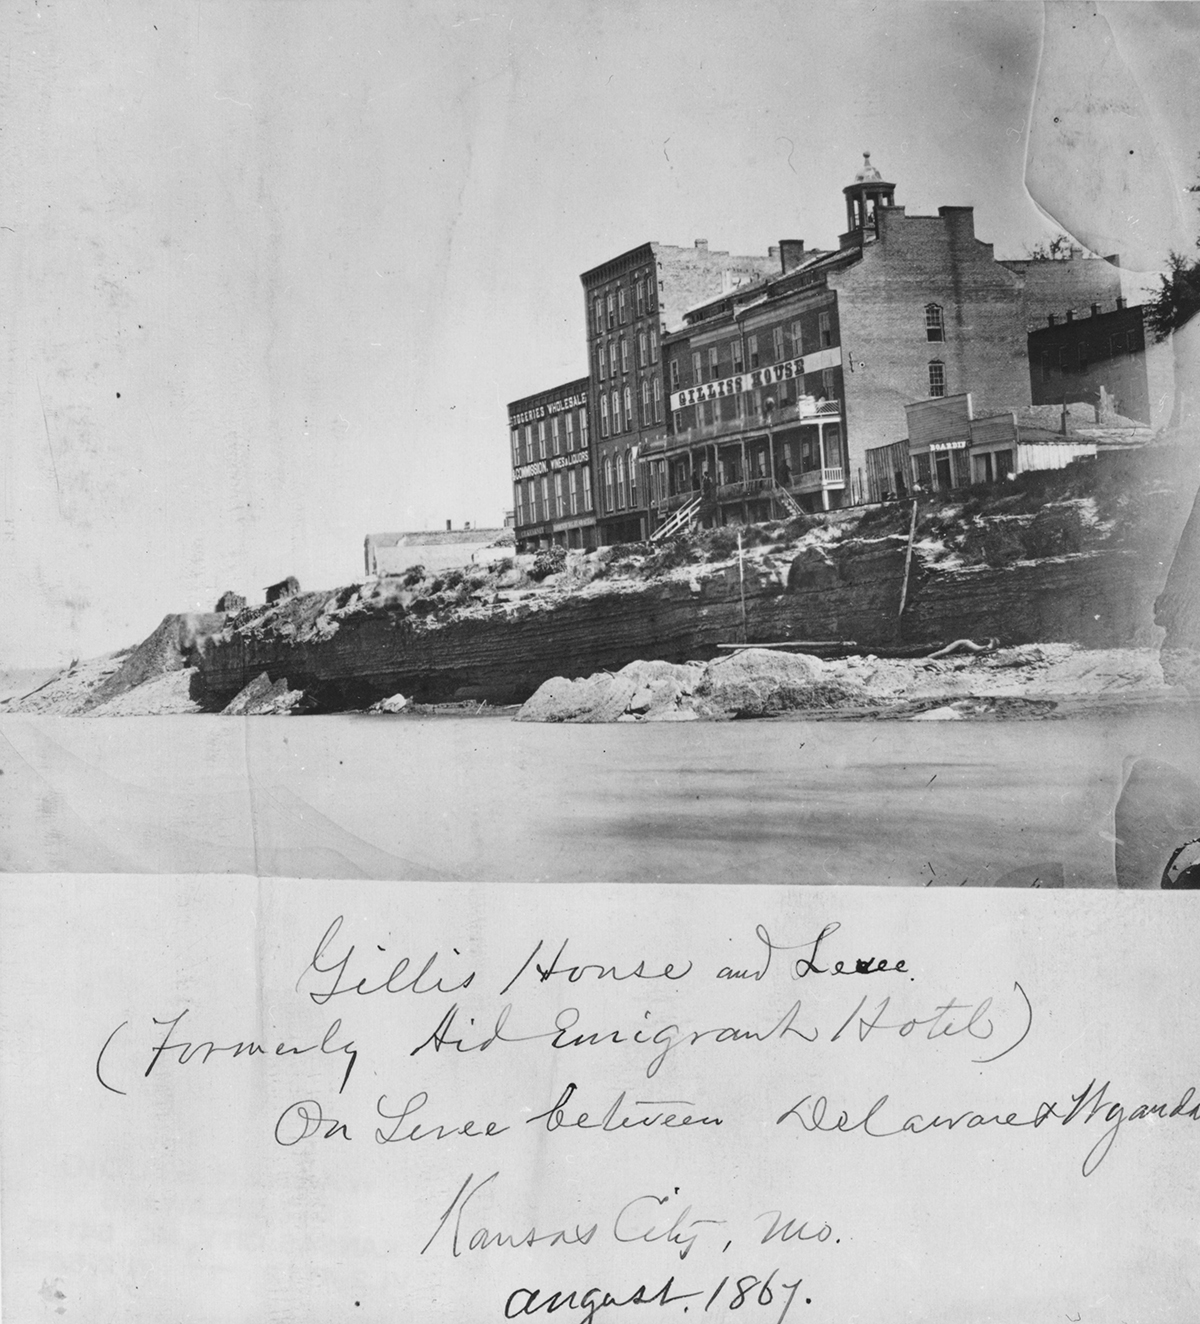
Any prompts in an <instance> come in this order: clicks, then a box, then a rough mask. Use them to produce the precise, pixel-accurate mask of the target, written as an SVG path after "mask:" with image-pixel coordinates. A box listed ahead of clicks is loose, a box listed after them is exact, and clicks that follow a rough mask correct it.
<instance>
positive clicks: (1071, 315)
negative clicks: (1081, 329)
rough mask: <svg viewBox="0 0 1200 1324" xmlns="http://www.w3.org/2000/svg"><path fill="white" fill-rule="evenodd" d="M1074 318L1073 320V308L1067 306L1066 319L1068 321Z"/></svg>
mask: <svg viewBox="0 0 1200 1324" xmlns="http://www.w3.org/2000/svg"><path fill="white" fill-rule="evenodd" d="M1074 320H1075V309H1074V308H1068V309H1067V321H1068V322H1073V321H1074Z"/></svg>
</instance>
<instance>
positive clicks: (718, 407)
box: [653, 156, 1120, 527]
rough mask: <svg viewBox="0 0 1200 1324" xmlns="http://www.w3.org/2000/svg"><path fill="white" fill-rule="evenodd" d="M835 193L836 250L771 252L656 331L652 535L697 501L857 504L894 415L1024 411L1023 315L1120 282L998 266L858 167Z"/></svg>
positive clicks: (1102, 275)
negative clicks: (681, 320) (761, 276)
mask: <svg viewBox="0 0 1200 1324" xmlns="http://www.w3.org/2000/svg"><path fill="white" fill-rule="evenodd" d="M843 195H844V198H845V205H846V225H847V228H846V231H845V232H844V233H843V234H842V235H840V236H839V241H838V247H837V249H835V250H832V251H814V252H807V253H806V252H804V249H803V244H802V243H799V242H798V241H796V242H789V243H788V244H784V245H781V246H780V262H779V264H778V268H777V271H776V273H775V274H774V275H773V276H772V277H771V278H770V279H767V280H765V281H762V282H760V284H759V286H758V287H756V288H750V289H745V290H739V291H735V292H733V293H732V294H730V295H728V296H726V297H722V298H717V299H713V300H710V301H709V302H708V303H707V304H705V305H703V306H701V307H698V308H694V309H692V310H690V311H689V312H688V314H687V315H686V317H685V325H684V327H683V328H682V329H681V330H680V331H679V332H677V333H675V334H672V335H670V336H668V337H667V338H666V340H665V342H664V371H665V373H666V376H667V396H668V405H669V409H670V429H669V433H668V436H667V437H666V439H665V441H664V443H663V448H662V449H663V458H664V460H665V462H666V463H665V468H666V473H667V490H666V492H665V493H660V495H659V500H658V502H657V503H656V504H655V507H654V511H653V514H654V520H655V523H656V524H657V525H658V526H659V527H662V523H663V521H665V520H666V519H668V518H670V517H671V515H672V513H673V512H677V511H678V510H679V509H681V508H682V507H685V506H689V505H691V504H692V503H694V501H695V498H696V497H697V495H699V496H701V497H702V498H703V497H706V498H707V499H706V500H703V501H702V502H701V507H702V509H701V508H700V507H698V508H697V510H696V513H697V514H699V515H701V516H702V517H703V518H705V519H706V520H714V519H715V520H717V521H720V522H725V521H729V520H744V519H761V518H765V517H767V516H769V515H781V514H783V513H785V512H786V511H787V510H788V509H789V508H790V507H789V503H788V498H789V497H790V498H791V499H792V500H793V501H795V502H796V503H798V504H799V505H800V506H801V507H803V508H805V509H809V510H820V509H829V508H833V507H836V506H840V505H843V504H849V503H854V502H859V501H864V500H868V499H870V492H869V486H868V483H867V477H866V456H867V451H868V450H874V449H877V448H879V447H881V446H885V445H888V444H889V443H896V442H899V441H902V440H903V439H905V438H906V436H907V417H906V406H908V405H910V404H912V403H914V402H918V401H921V400H925V399H934V400H936V399H942V398H944V397H947V396H952V395H962V394H965V393H967V392H970V393H971V396H972V398H973V401H974V405H975V410H976V415H977V417H978V418H980V419H982V418H986V417H990V416H993V415H997V414H1001V413H1003V412H1004V411H1009V410H1012V409H1016V408H1021V407H1023V406H1026V405H1028V404H1029V403H1030V382H1029V369H1028V349H1027V344H1026V318H1027V316H1028V310H1029V308H1030V307H1031V306H1035V305H1036V307H1038V308H1040V307H1042V306H1043V304H1044V302H1045V301H1047V300H1049V299H1051V298H1052V297H1053V296H1054V293H1055V291H1056V290H1064V291H1071V292H1072V294H1074V293H1075V292H1077V291H1078V290H1080V289H1088V290H1093V289H1109V290H1111V289H1112V288H1114V287H1119V279H1120V278H1119V273H1118V272H1117V271H1116V270H1115V268H1113V267H1112V266H1111V265H1110V264H1109V263H1108V262H1105V261H1102V260H1100V259H1083V258H1080V257H1073V258H1071V259H1069V260H1066V261H1048V262H1029V263H1006V262H1001V261H998V260H997V259H996V257H995V253H994V251H993V247H992V245H991V244H989V243H985V242H984V241H982V240H980V239H978V238H977V237H976V235H975V224H974V210H973V208H971V207H939V208H938V212H937V215H936V216H910V215H908V213H907V211H906V209H905V208H904V207H903V206H897V205H896V202H895V185H894V184H892V183H890V182H888V181H887V180H885V179H883V177H882V176H881V175H880V173H879V171H878V170H877V169H875V167H873V166H872V165H871V163H870V158H869V156H867V157H864V164H863V166H862V168H861V169H860V170H859V171H858V173H857V175H856V176H855V178H854V181H853V182H852V183H851V184H849V185H848V186H847V187H846V188H844V189H843ZM1114 282H1115V283H1116V284H1115V286H1114ZM964 473H965V471H964ZM710 489H711V491H710Z"/></svg>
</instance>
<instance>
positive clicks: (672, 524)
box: [650, 497, 700, 542]
mask: <svg viewBox="0 0 1200 1324" xmlns="http://www.w3.org/2000/svg"><path fill="white" fill-rule="evenodd" d="M699 512H700V498H699V497H693V498H692V500H691V501H689V502H688V503H687V505H686V506H680V507H679V509H678V510H677V511H676V512H675V513H674V514H673V515H672V516H671V517H670V519H668V520H667V521H666V523H665V524H660V525H659V526H658V528H657V529H655V530H654V532H653V533H652V534H651V535H650V541H651V542H662V540H663V539H664V538H669V537H671V535H672V534H675V533H678V532H679V531H680V530H681V529H686V528H688V527H689V526H690V525H692V524H694V523H695V520H696V516H697V515H698V514H699Z"/></svg>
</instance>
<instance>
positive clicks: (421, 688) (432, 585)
mask: <svg viewBox="0 0 1200 1324" xmlns="http://www.w3.org/2000/svg"><path fill="white" fill-rule="evenodd" d="M1195 441H1196V438H1194V437H1191V438H1187V439H1181V438H1177V439H1176V440H1175V441H1174V442H1172V443H1169V444H1159V445H1155V446H1150V447H1146V448H1144V449H1142V450H1137V451H1120V452H1112V453H1106V454H1102V455H1100V456H1098V457H1097V458H1096V459H1095V460H1089V461H1084V462H1078V463H1076V464H1073V465H1071V466H1069V467H1068V468H1067V469H1065V470H1057V471H1050V472H1041V473H1029V474H1023V475H1021V476H1020V477H1019V478H1018V479H1017V480H1016V481H1015V482H1012V483H1009V484H1005V485H1003V486H1002V487H991V488H986V489H971V490H970V491H968V492H966V493H963V494H956V495H955V496H954V497H953V499H943V500H939V499H935V498H924V499H922V500H921V501H920V502H919V503H918V505H917V506H916V509H915V521H914V508H913V505H912V503H909V502H905V503H903V504H901V503H892V504H890V505H885V506H875V507H868V508H858V509H854V510H847V511H837V512H829V513H828V514H827V515H824V516H821V517H801V518H798V519H795V520H791V521H788V522H786V523H776V524H764V525H754V526H749V527H746V528H743V529H740V530H738V529H734V528H729V527H726V528H718V529H713V530H709V531H705V532H699V533H692V534H685V535H681V536H680V537H677V538H676V539H674V540H672V541H669V542H668V543H666V544H665V545H654V544H633V545H625V546H616V547H606V548H601V549H599V550H597V551H594V552H589V553H583V552H569V553H568V552H565V551H562V550H558V549H554V550H551V551H549V552H541V553H538V554H536V555H532V556H518V557H514V558H510V559H508V560H506V561H503V562H500V563H499V564H497V565H494V566H491V567H487V568H484V567H464V568H462V569H457V570H449V571H441V572H438V573H436V574H435V573H432V572H427V571H425V570H424V569H423V568H422V567H419V566H417V567H413V568H412V569H410V570H409V571H407V572H406V573H404V574H403V575H398V576H385V577H370V578H368V579H366V580H364V581H363V582H361V583H358V584H351V585H346V586H344V587H342V588H338V589H334V590H331V591H319V592H306V593H297V594H296V595H294V596H292V597H290V598H288V599H286V600H284V601H282V602H278V603H275V604H272V605H270V606H265V605H264V606H256V607H251V608H247V609H243V610H241V611H239V612H237V613H234V614H230V615H219V614H215V613H213V614H208V615H194V614H193V615H171V616H167V617H166V618H164V620H163V621H162V623H161V624H160V625H159V627H158V628H157V629H156V630H155V631H154V632H153V633H152V634H151V635H150V636H149V637H148V638H147V639H146V640H145V641H143V643H141V644H139V645H138V646H137V647H136V648H132V649H126V650H123V651H121V652H117V653H114V654H111V655H109V656H108V657H106V658H100V659H93V660H91V661H88V662H82V663H75V664H73V665H72V667H71V668H69V669H67V670H65V671H64V672H63V673H61V674H60V675H59V676H57V677H55V678H54V679H53V680H51V681H50V682H49V683H48V684H44V685H42V686H40V687H39V688H37V689H36V690H35V691H34V692H31V693H28V694H25V695H21V696H18V697H16V698H10V699H9V700H8V701H7V702H5V703H0V712H25V713H45V714H59V715H91V716H116V715H167V714H173V713H175V714H182V713H194V712H211V713H218V712H222V711H226V710H228V711H230V712H231V713H237V712H244V713H251V714H254V713H259V714H268V713H270V714H281V713H291V714H295V715H301V714H306V713H319V712H356V711H366V710H368V709H371V708H372V707H374V706H376V705H378V704H380V703H381V702H385V701H393V700H394V699H395V696H397V695H400V696H403V699H404V701H405V702H406V703H407V704H408V705H410V706H411V705H416V706H417V707H420V708H423V709H428V710H440V706H441V705H445V704H458V705H480V704H486V705H488V706H490V707H498V706H505V705H527V707H526V710H525V711H524V716H525V718H526V719H527V720H548V721H583V720H587V721H594V720H610V718H611V720H618V719H620V718H624V719H626V720H647V717H648V716H649V717H650V719H651V720H676V719H677V718H682V719H683V720H695V719H697V718H699V719H704V718H716V719H722V718H727V717H739V716H750V715H766V714H777V713H784V712H788V711H805V712H808V713H810V714H812V715H814V716H822V715H835V716H846V717H851V716H871V715H874V714H880V713H886V714H890V715H898V716H908V715H911V716H914V717H917V716H922V714H923V713H925V712H927V711H932V710H935V709H937V708H939V707H945V708H951V709H953V713H952V714H944V715H943V716H944V718H945V720H954V719H955V718H963V717H970V716H997V715H1013V714H1016V713H1018V712H1020V713H1021V715H1026V716H1032V715H1038V714H1039V713H1046V712H1049V711H1051V710H1050V709H1048V708H1046V707H1045V705H1047V704H1054V705H1056V706H1057V708H1058V709H1062V707H1063V705H1070V704H1078V703H1088V702H1101V701H1103V702H1105V703H1108V702H1112V701H1114V700H1115V699H1117V698H1118V697H1119V698H1120V700H1121V701H1131V702H1136V701H1141V700H1144V699H1153V700H1155V701H1157V700H1163V699H1171V698H1174V697H1181V696H1182V694H1183V693H1185V692H1186V690H1187V688H1188V673H1187V672H1186V670H1184V671H1181V670H1180V669H1179V668H1178V667H1175V666H1171V667H1169V668H1168V671H1169V674H1168V676H1167V677H1166V678H1164V675H1163V671H1162V669H1161V666H1160V662H1159V652H1158V649H1159V646H1160V644H1163V643H1164V640H1165V641H1166V643H1168V644H1170V643H1171V640H1172V637H1173V636H1174V637H1175V640H1176V642H1177V643H1179V642H1180V641H1182V642H1183V643H1184V644H1186V643H1187V642H1188V639H1190V635H1188V630H1189V629H1190V628H1191V626H1190V625H1189V622H1190V620H1191V615H1192V614H1194V613H1193V612H1192V608H1191V606H1190V605H1189V604H1191V603H1192V596H1194V595H1192V596H1189V593H1188V592H1187V591H1185V590H1186V589H1187V586H1188V585H1190V584H1191V582H1192V579H1191V577H1190V576H1189V574H1188V573H1187V568H1186V567H1184V569H1183V571H1180V568H1179V566H1178V562H1177V557H1176V548H1177V546H1180V545H1181V544H1180V534H1181V531H1183V530H1184V526H1185V524H1186V523H1187V521H1188V515H1189V512H1190V511H1191V508H1192V494H1193V491H1194V488H1195V481H1194V479H1195V470H1196V459H1195V454H1194V450H1195V447H1194V444H1193V443H1195ZM1184 442H1186V445H1185V444H1184ZM1193 522H1194V520H1193ZM1189 527H1190V526H1189ZM1195 541H1196V539H1194V538H1193V539H1192V540H1191V542H1195ZM739 542H740V545H739ZM1184 544H1186V545H1188V546H1190V545H1191V543H1190V542H1189V541H1188V539H1187V538H1185V539H1184ZM1173 567H1174V568H1173ZM1169 570H1170V571H1171V572H1172V574H1173V575H1174V580H1173V581H1172V582H1173V583H1174V584H1175V585H1176V587H1175V588H1173V589H1172V588H1170V587H1169V591H1168V592H1166V593H1164V592H1163V589H1164V583H1167V582H1168V571H1169ZM1179 585H1183V589H1180V588H1179V587H1178V586H1179ZM1157 600H1161V602H1166V603H1168V606H1169V607H1170V611H1169V612H1168V616H1170V620H1167V621H1165V622H1164V623H1165V625H1166V629H1165V630H1164V628H1163V625H1162V624H1160V623H1159V621H1158V620H1157V618H1156V601H1157ZM1180 604H1182V605H1180ZM957 640H967V641H968V643H969V647H968V646H967V645H964V646H963V647H962V648H961V649H960V650H959V652H958V653H957V654H956V655H947V656H946V657H941V658H939V657H934V656H932V655H933V654H936V653H938V652H940V651H941V650H943V649H945V648H946V647H947V646H948V645H951V644H953V643H954V642H955V641H957ZM739 643H747V644H751V645H754V644H768V643H770V644H782V645H786V646H787V651H784V652H781V653H775V652H771V653H769V654H767V658H774V659H776V660H774V661H768V660H767V659H765V658H763V657H759V656H757V655H755V657H754V658H751V657H750V655H742V661H741V662H739V663H737V665H736V666H734V665H733V664H732V663H731V662H730V661H729V659H728V658H727V657H726V661H725V662H720V661H719V659H721V658H722V657H725V656H726V655H727V654H728V653H729V652H730V651H731V646H732V645H736V644H739ZM971 649H975V650H977V651H971ZM1031 649H1033V650H1035V651H1030V650H1031ZM796 654H806V655H808V660H807V661H803V662H802V661H801V660H800V659H799V658H798V657H797V656H795V655H796ZM1166 656H1167V654H1166V653H1164V654H1163V657H1164V658H1165V657H1166ZM781 657H782V658H784V659H790V660H785V661H779V660H778V659H779V658H781ZM634 664H636V665H637V666H638V667H642V668H645V667H648V666H656V667H659V668H663V667H665V668H667V670H666V671H660V672H655V673H653V675H651V673H649V672H647V673H645V675H647V676H651V679H650V682H649V683H648V685H642V684H641V683H640V679H639V678H640V677H641V676H642V673H640V672H639V673H637V674H636V675H635V676H634V680H635V681H637V682H638V683H637V684H636V685H635V686H634V689H629V684H627V681H628V680H629V678H628V677H627V678H626V679H625V680H622V682H621V684H620V686H618V687H617V689H616V690H614V689H612V687H611V686H608V689H607V690H606V689H605V687H606V685H608V682H606V681H605V680H604V679H603V677H604V676H605V675H606V674H607V675H609V676H610V677H612V676H615V675H617V674H620V673H623V672H624V669H626V668H628V667H630V666H631V665H634ZM738 667H740V668H741V670H742V672H746V671H747V668H750V669H752V670H754V672H755V675H754V677H753V678H752V679H746V680H745V681H744V684H742V686H741V688H742V689H745V690H746V691H747V694H749V695H751V697H750V698H746V696H745V695H742V696H741V697H739V687H738V686H733V687H732V688H731V687H730V686H729V685H726V684H725V681H724V679H722V678H728V677H729V676H731V675H733V674H734V671H736V670H737V669H738ZM672 669H674V670H672ZM799 672H803V673H804V675H805V676H807V677H808V680H807V682H806V683H805V684H804V685H799V684H798V682H797V681H796V675H797V674H798V673H799ZM631 674H632V673H631ZM589 678H590V679H589ZM1172 681H1180V682H1181V683H1180V684H1172V683H1171V682H1172ZM629 683H633V682H629ZM547 684H549V685H550V687H551V688H550V690H547V691H546V692H544V693H541V697H540V698H539V700H538V703H536V704H534V705H533V706H532V707H528V705H529V704H530V703H531V701H532V700H533V698H534V696H535V695H539V693H540V692H541V689H542V687H544V686H547ZM656 686H658V687H659V689H661V694H660V693H659V690H657V689H656V688H655V687H656ZM248 687H252V688H248ZM664 687H665V688H664ZM645 688H649V690H650V691H651V700H650V702H649V706H644V705H643V698H642V697H639V694H640V690H641V689H645ZM618 690H619V691H620V692H619V693H618V692H617V691H618ZM626 690H628V691H629V692H628V693H626ZM589 694H590V695H592V697H593V698H594V699H595V703H594V704H592V708H591V709H589V702H590V700H589V701H587V702H585V701H584V700H585V697H586V696H587V695H589ZM622 696H623V697H622ZM714 696H715V697H714ZM551 698H552V701H551ZM630 703H632V704H633V706H632V707H630ZM403 706H404V705H403V704H401V703H399V702H398V701H395V702H390V707H391V708H392V709H396V708H400V707H403ZM593 709H594V711H595V712H603V713H605V714H609V715H610V717H597V716H580V715H579V714H581V713H586V712H588V711H592V710H593ZM539 713H540V714H542V715H541V716H540V717H538V718H535V717H534V714H539ZM668 714H675V717H670V716H667V715H668Z"/></svg>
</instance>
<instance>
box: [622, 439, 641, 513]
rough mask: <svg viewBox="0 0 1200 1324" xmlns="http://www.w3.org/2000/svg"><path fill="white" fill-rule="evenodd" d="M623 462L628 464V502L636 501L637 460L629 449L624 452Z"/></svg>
mask: <svg viewBox="0 0 1200 1324" xmlns="http://www.w3.org/2000/svg"><path fill="white" fill-rule="evenodd" d="M625 463H626V464H627V465H628V466H629V504H630V505H631V506H636V505H637V503H638V482H637V460H636V459H635V458H634V457H633V454H632V453H631V452H630V451H626V452H625Z"/></svg>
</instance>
